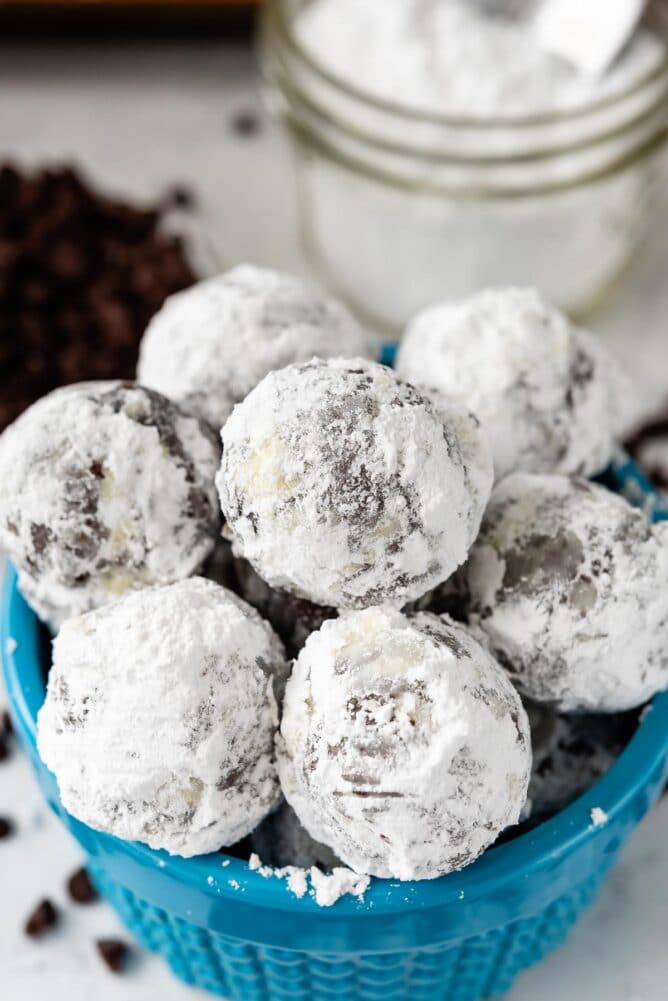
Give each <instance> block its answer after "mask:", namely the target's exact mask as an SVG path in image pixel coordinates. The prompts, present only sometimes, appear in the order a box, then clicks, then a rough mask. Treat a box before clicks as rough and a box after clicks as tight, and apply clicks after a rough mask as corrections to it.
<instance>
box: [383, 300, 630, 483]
mask: <svg viewBox="0 0 668 1001" xmlns="http://www.w3.org/2000/svg"><path fill="white" fill-rule="evenodd" d="M397 371H398V372H399V374H400V375H401V376H402V377H403V378H405V379H408V380H410V381H411V382H414V383H415V384H416V385H421V386H426V387H433V388H434V389H439V390H441V391H442V392H443V393H444V394H445V395H446V396H450V397H452V398H454V399H459V400H461V401H462V402H463V403H464V404H465V405H466V406H467V407H468V408H470V409H471V410H472V411H473V412H474V413H475V414H476V415H477V416H478V417H479V418H480V420H481V422H482V424H483V427H484V428H485V429H486V431H487V433H488V435H489V438H490V442H491V445H492V453H493V456H494V469H495V473H496V477H497V479H501V478H502V477H503V476H505V475H507V474H508V473H511V472H515V471H523V472H536V473H542V472H545V473H552V472H555V473H565V474H581V475H585V476H588V475H591V474H594V473H599V472H601V470H602V469H603V468H604V467H605V466H606V465H607V463H608V462H609V460H610V458H611V456H612V453H613V450H614V442H615V437H616V435H617V434H618V433H619V431H620V430H621V425H622V424H623V418H624V411H625V406H624V405H623V401H624V400H625V398H626V396H627V395H628V388H627V387H626V385H625V380H624V378H623V377H622V375H621V373H620V371H619V369H618V367H617V365H616V363H615V362H614V361H613V359H612V358H611V357H610V356H609V355H608V353H607V351H606V350H605V348H604V347H603V345H601V344H600V343H599V342H598V341H597V340H596V339H595V338H594V337H592V336H591V335H590V334H588V333H587V332H586V331H583V330H580V329H578V328H576V327H574V326H573V325H572V324H571V323H570V322H569V320H567V319H566V317H564V316H563V315H562V314H561V313H560V312H559V311H558V310H557V309H555V308H554V307H553V306H551V305H550V304H549V303H547V302H546V301H545V300H544V299H543V298H542V297H541V296H540V294H539V293H538V292H536V291H535V290H534V289H523V288H505V289H490V290H487V291H484V292H481V293H479V294H478V295H474V296H472V297H471V298H470V299H466V300H463V301H460V302H446V303H443V304H441V305H438V306H434V307H432V308H430V309H427V310H425V311H424V312H422V313H420V314H419V315H418V316H417V317H416V318H415V320H413V322H412V323H411V324H410V325H409V327H408V329H407V331H406V334H405V336H404V338H403V341H402V343H401V346H400V349H399V355H398V358H397Z"/></svg>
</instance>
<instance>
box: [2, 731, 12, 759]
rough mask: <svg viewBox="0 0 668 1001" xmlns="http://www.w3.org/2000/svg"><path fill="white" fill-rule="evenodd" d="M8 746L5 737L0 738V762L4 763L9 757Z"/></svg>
mask: <svg viewBox="0 0 668 1001" xmlns="http://www.w3.org/2000/svg"><path fill="white" fill-rule="evenodd" d="M9 754H10V751H9V744H8V742H7V737H6V736H2V737H0V761H6V760H7V758H8V757H9Z"/></svg>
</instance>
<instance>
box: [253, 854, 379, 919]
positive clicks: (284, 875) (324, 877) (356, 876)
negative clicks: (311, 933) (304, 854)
mask: <svg viewBox="0 0 668 1001" xmlns="http://www.w3.org/2000/svg"><path fill="white" fill-rule="evenodd" d="M248 868H249V869H250V870H251V871H252V872H257V873H259V874H260V876H262V877H263V878H264V879H272V878H275V879H284V880H285V882H286V886H287V889H288V890H289V891H290V893H292V894H294V896H295V897H297V899H298V900H301V899H302V897H305V896H306V894H307V893H309V892H310V895H311V897H313V899H314V900H315V902H316V904H317V905H318V906H319V907H331V906H332V905H333V904H335V903H336V902H337V900H340V899H341V897H345V896H346V895H348V894H349V895H350V896H353V897H357V898H358V899H359V900H363V899H364V894H365V893H366V891H367V889H368V887H369V882H370V879H369V876H364V875H361V874H360V873H357V872H353V871H352V869H348V868H346V867H345V866H336V867H335V868H334V869H332V871H331V872H323V871H322V869H319V868H318V867H317V866H311V867H310V869H305V868H302V867H301V866H298V865H285V866H280V867H274V866H271V865H265V864H264V863H263V862H262V860H261V859H260V857H259V855H257V854H256V853H255V852H253V853H252V854H251V856H250V858H249V860H248Z"/></svg>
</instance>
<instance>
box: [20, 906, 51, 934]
mask: <svg viewBox="0 0 668 1001" xmlns="http://www.w3.org/2000/svg"><path fill="white" fill-rule="evenodd" d="M57 923H58V911H57V910H56V908H55V907H54V906H53V904H52V903H51V901H50V900H48V899H44V900H41V901H40V902H39V904H38V905H37V907H36V908H35V910H34V911H33V912H32V914H31V915H30V917H29V918H28V920H27V921H26V923H25V933H26V935H28V936H29V937H30V938H39V937H40V936H41V935H43V934H44V933H45V932H47V931H49V930H50V929H51V928H54V927H55V925H56V924H57Z"/></svg>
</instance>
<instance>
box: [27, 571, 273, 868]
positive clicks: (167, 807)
mask: <svg viewBox="0 0 668 1001" xmlns="http://www.w3.org/2000/svg"><path fill="white" fill-rule="evenodd" d="M284 671H285V663H284V660H283V651H282V647H281V644H280V642H279V640H278V638H277V637H276V636H275V635H274V634H273V632H272V630H271V629H270V628H269V626H268V625H267V624H266V623H265V622H263V621H262V620H261V619H260V617H259V616H258V614H257V613H256V612H255V610H254V609H252V608H251V607H250V606H249V605H246V603H245V602H243V601H242V600H241V599H240V598H237V597H236V595H233V594H231V593H230V592H228V591H225V590H224V589H223V588H221V587H219V586H218V585H217V584H214V583H213V582H212V581H207V580H203V579H202V578H198V577H193V578H190V579H189V580H186V581H181V582H179V583H176V584H172V585H170V586H167V587H161V588H150V589H147V590H144V591H138V592H135V593H133V594H130V595H128V596H126V597H124V598H122V599H121V600H119V601H117V602H115V603H114V604H110V605H105V606H104V607H103V608H100V609H97V610H96V611H93V612H89V613H88V614H87V615H84V616H80V617H77V618H73V619H69V620H68V621H67V622H65V624H64V625H63V627H62V629H61V630H60V632H59V634H58V636H57V637H56V640H55V642H54V660H53V667H52V668H51V672H50V675H49V684H48V689H47V696H46V701H45V703H44V706H43V707H42V709H41V711H40V713H39V717H38V746H39V752H40V755H41V757H42V759H43V760H44V762H45V763H46V765H47V766H48V767H49V768H50V769H51V770H52V771H53V772H54V774H55V775H56V778H57V779H58V786H59V789H60V795H61V799H62V801H63V805H64V806H65V808H66V809H67V810H68V811H69V812H70V813H72V814H73V816H75V817H77V818H78V819H79V820H82V821H83V822H84V823H87V824H89V825H90V826H91V827H93V828H95V829H96V830H101V831H106V832H107V833H110V834H114V835H116V836H118V837H121V838H126V839H129V840H132V841H135V840H136V841H142V842H145V843H146V844H148V845H150V846H151V847H152V848H163V849H165V850H166V851H168V852H170V853H171V854H174V855H181V856H184V857H189V856H192V855H199V854H203V853H205V852H209V851H214V850H217V849H219V848H220V846H221V845H225V844H232V843H234V842H236V841H238V840H239V839H240V838H242V837H244V836H245V835H247V834H248V833H249V832H250V831H251V830H252V829H253V828H254V827H255V826H256V825H257V824H258V823H259V822H260V821H261V820H262V819H263V818H264V817H265V816H266V815H267V814H268V813H269V812H270V811H271V810H272V809H274V807H275V806H276V805H277V803H278V801H279V799H280V789H279V786H278V778H277V775H276V768H275V764H274V731H275V727H276V723H277V712H276V702H275V699H274V696H273V694H272V690H271V688H272V686H271V678H272V675H273V674H274V673H275V672H279V673H280V672H284Z"/></svg>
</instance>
